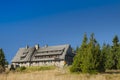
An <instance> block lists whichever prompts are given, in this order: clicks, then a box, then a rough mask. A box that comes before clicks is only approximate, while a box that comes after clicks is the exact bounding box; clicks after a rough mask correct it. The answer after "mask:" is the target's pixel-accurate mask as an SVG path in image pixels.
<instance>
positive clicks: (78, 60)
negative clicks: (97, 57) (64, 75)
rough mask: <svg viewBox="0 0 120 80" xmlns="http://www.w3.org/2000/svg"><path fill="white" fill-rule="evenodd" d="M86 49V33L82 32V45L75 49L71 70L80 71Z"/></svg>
mask: <svg viewBox="0 0 120 80" xmlns="http://www.w3.org/2000/svg"><path fill="white" fill-rule="evenodd" d="M86 50H87V35H86V34H84V38H83V42H82V45H81V46H80V47H79V48H78V47H77V51H76V53H77V54H76V56H75V57H74V61H73V64H72V67H71V69H70V70H71V71H72V72H81V65H82V63H83V61H84V56H86V55H85V54H84V53H85V52H86Z"/></svg>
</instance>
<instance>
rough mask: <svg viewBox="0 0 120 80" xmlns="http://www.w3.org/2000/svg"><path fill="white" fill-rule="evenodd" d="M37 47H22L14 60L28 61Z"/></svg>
mask: <svg viewBox="0 0 120 80" xmlns="http://www.w3.org/2000/svg"><path fill="white" fill-rule="evenodd" d="M34 50H35V48H27V49H26V48H20V49H19V50H18V52H17V54H16V55H15V57H14V58H13V60H12V62H27V61H30V57H31V55H32V54H33V52H34Z"/></svg>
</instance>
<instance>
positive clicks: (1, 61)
mask: <svg viewBox="0 0 120 80" xmlns="http://www.w3.org/2000/svg"><path fill="white" fill-rule="evenodd" d="M3 71H5V55H4V52H3V50H2V49H0V72H3Z"/></svg>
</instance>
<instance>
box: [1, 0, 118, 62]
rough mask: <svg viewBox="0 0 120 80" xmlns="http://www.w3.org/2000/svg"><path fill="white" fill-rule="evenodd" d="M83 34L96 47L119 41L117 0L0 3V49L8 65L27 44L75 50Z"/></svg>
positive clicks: (8, 1) (9, 0)
mask: <svg viewBox="0 0 120 80" xmlns="http://www.w3.org/2000/svg"><path fill="white" fill-rule="evenodd" d="M85 32H86V33H87V34H88V36H89V35H90V34H91V33H92V32H94V33H95V38H96V39H97V41H98V42H99V43H100V45H102V44H103V43H104V42H106V43H109V44H112V42H111V41H112V38H113V37H114V35H118V36H119V37H120V0H1V1H0V47H1V48H3V50H4V53H5V55H6V58H7V60H8V61H9V62H10V61H11V59H12V58H13V57H14V56H15V54H16V52H17V51H18V49H19V48H20V47H25V46H26V45H27V44H28V45H29V46H31V47H32V46H34V45H35V44H39V45H40V46H44V45H45V44H48V45H59V44H71V46H72V47H73V48H75V47H76V46H79V45H80V44H81V42H82V38H83V34H84V33H85Z"/></svg>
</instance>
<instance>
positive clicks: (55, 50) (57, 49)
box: [31, 44, 70, 61]
mask: <svg viewBox="0 0 120 80" xmlns="http://www.w3.org/2000/svg"><path fill="white" fill-rule="evenodd" d="M69 47H70V45H69V44H66V45H58V46H48V47H42V48H39V49H38V50H36V51H35V53H34V55H33V56H32V59H31V61H45V60H55V59H56V58H35V57H37V56H46V55H59V57H58V59H65V55H66V54H67V51H68V48H69Z"/></svg>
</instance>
